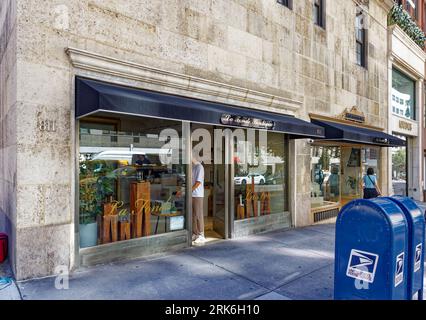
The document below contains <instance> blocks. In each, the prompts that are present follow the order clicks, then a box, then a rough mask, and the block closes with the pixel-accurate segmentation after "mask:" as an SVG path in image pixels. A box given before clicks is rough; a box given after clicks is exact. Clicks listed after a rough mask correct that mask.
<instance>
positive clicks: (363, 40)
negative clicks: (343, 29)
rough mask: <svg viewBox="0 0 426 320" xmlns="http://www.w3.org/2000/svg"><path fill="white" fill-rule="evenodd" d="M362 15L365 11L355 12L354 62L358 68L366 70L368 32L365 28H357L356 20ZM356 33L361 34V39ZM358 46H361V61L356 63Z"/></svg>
mask: <svg viewBox="0 0 426 320" xmlns="http://www.w3.org/2000/svg"><path fill="white" fill-rule="evenodd" d="M364 14H365V11H364V10H362V9H361V10H359V12H357V14H356V17H355V19H356V23H355V60H356V64H357V65H358V66H360V67H363V68H365V69H368V51H367V50H368V30H367V29H366V28H359V27H358V19H359V17H360V16H362V15H364ZM358 32H361V35H362V36H361V39H359V37H358ZM358 45H360V46H361V61H358V51H357V48H358Z"/></svg>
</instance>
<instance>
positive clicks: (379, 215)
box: [334, 198, 408, 300]
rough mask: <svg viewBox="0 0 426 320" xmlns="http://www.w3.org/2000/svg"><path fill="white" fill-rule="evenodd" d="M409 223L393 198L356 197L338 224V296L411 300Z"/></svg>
mask: <svg viewBox="0 0 426 320" xmlns="http://www.w3.org/2000/svg"><path fill="white" fill-rule="evenodd" d="M407 250H408V226H407V221H406V218H405V216H404V213H403V212H402V210H401V208H400V207H399V206H398V205H397V204H396V203H395V202H394V201H392V200H389V199H387V198H377V199H373V200H364V199H359V200H354V201H352V202H350V203H348V204H347V205H345V206H344V207H343V208H342V210H341V211H340V213H339V216H338V218H337V222H336V248H335V272H334V298H335V299H338V300H343V299H345V300H346V299H348V300H353V299H368V300H405V299H407V259H408V257H407Z"/></svg>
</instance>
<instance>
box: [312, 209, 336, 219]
mask: <svg viewBox="0 0 426 320" xmlns="http://www.w3.org/2000/svg"><path fill="white" fill-rule="evenodd" d="M338 215H339V209H338V208H334V209H330V210H326V211H320V212H315V213H314V222H320V221H323V220H327V219H331V218H335V217H337V216H338Z"/></svg>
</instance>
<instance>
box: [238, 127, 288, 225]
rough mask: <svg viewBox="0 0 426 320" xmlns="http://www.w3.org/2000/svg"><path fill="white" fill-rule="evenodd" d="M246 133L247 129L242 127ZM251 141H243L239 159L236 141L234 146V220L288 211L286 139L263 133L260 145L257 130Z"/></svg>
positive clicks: (277, 135)
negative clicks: (243, 157)
mask: <svg viewBox="0 0 426 320" xmlns="http://www.w3.org/2000/svg"><path fill="white" fill-rule="evenodd" d="M244 131H245V133H246V136H247V133H248V130H244ZM252 132H253V133H254V134H255V140H254V141H255V143H254V144H253V143H251V142H250V140H249V141H247V149H246V150H247V154H246V157H245V159H244V161H243V159H241V157H240V156H238V151H239V150H241V149H239V146H238V143H235V145H234V147H235V150H234V154H235V155H236V156H235V157H234V171H235V173H234V190H235V191H234V196H235V198H234V203H235V207H236V209H235V219H236V220H241V219H248V218H258V217H260V216H264V215H270V214H283V213H285V212H288V189H287V174H286V172H287V170H288V164H287V145H288V143H287V141H286V137H285V135H284V134H281V133H272V132H268V133H265V135H266V141H267V142H266V144H265V145H264V146H263V143H262V141H265V140H263V139H262V138H260V133H259V131H256V132H254V130H252Z"/></svg>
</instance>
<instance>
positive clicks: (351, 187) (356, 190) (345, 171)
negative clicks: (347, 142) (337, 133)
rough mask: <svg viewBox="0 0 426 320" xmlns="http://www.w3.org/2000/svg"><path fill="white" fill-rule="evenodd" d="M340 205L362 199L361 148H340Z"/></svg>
mask: <svg viewBox="0 0 426 320" xmlns="http://www.w3.org/2000/svg"><path fill="white" fill-rule="evenodd" d="M341 150H342V151H341V170H342V172H341V175H342V191H341V192H342V197H341V201H342V205H344V204H346V203H347V202H349V201H351V200H353V199H359V198H362V165H361V148H359V147H342V149H341Z"/></svg>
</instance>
